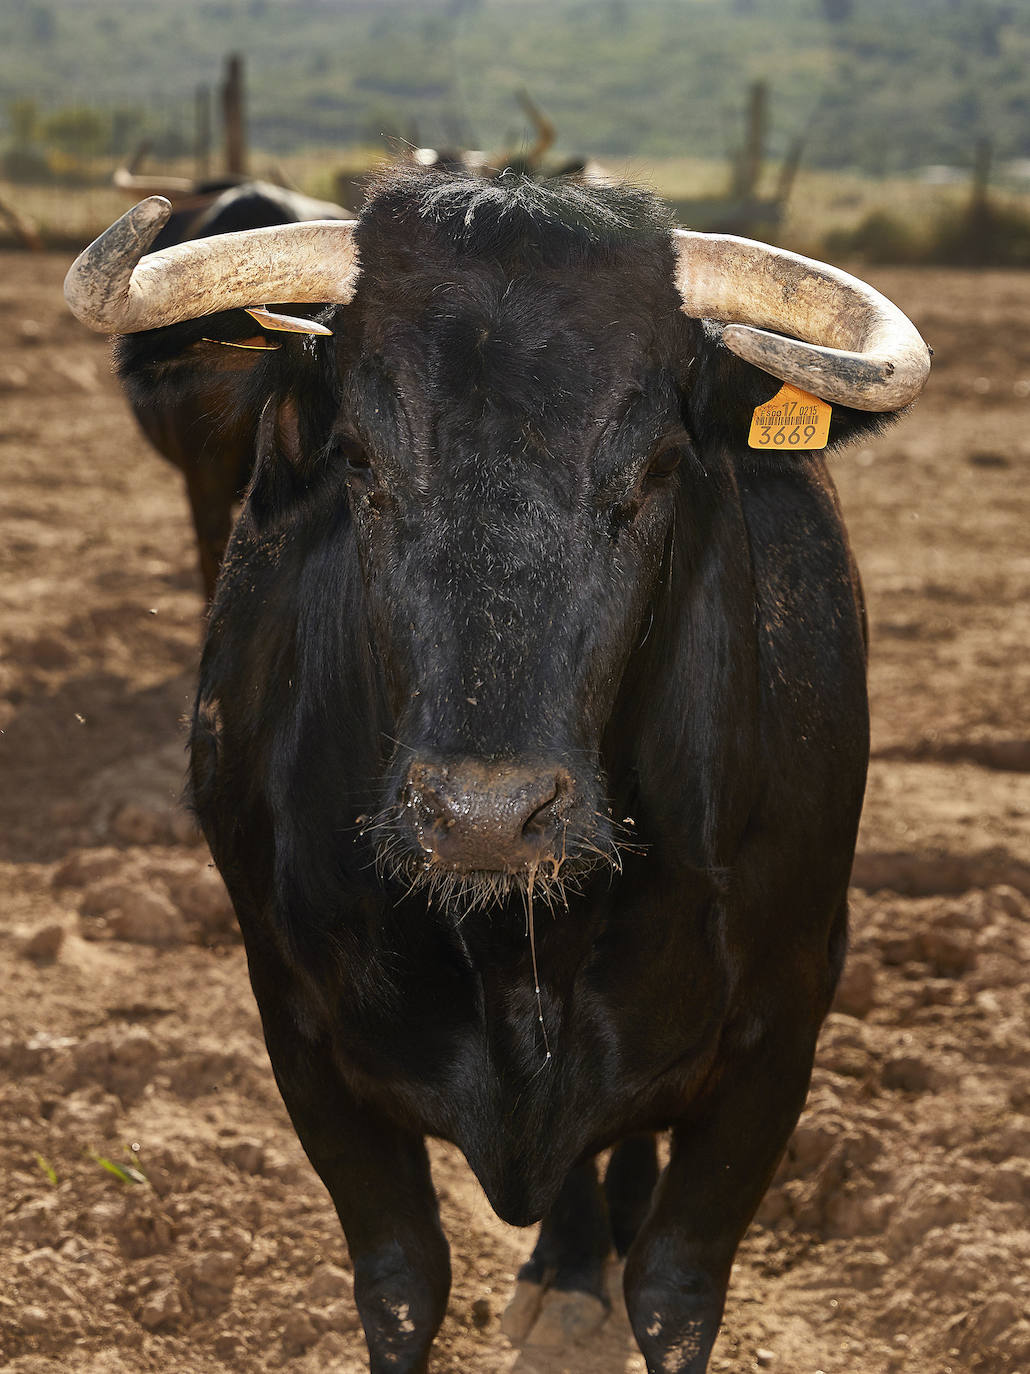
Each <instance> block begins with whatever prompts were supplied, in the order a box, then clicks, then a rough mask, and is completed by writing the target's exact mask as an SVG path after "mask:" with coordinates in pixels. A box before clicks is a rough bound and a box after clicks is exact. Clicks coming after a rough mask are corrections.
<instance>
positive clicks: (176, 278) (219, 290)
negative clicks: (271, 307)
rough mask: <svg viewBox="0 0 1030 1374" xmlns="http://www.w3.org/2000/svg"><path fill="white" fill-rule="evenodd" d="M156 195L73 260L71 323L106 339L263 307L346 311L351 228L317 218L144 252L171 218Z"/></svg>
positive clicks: (353, 252)
mask: <svg viewBox="0 0 1030 1374" xmlns="http://www.w3.org/2000/svg"><path fill="white" fill-rule="evenodd" d="M171 208H172V207H171V205H170V204H169V202H168V201H167V200H165V199H164V197H162V196H151V197H149V198H148V199H147V200H143V201H140V203H139V204H138V205H135V206H133V208H132V209H131V210H129V211H128V212H127V213H126V214H124V215H123V216H122V217H121V219H119V220H117V221H116V222H115V223H114V224H112V225H111V227H110V229H108V230H107V231H106V232H105V233H103V234H101V235H100V237H99V238H98V239H97V240H96V241H95V242H94V243H91V244H90V246H89V247H88V248H86V249H85V250H84V251H83V252H82V253H80V254H79V256H78V257H77V258H76V259H75V261H74V263H72V266H71V268H70V269H69V271H68V275H67V277H66V278H65V282H64V295H65V299H66V300H67V302H68V305H69V307H70V309H71V311H72V314H73V315H75V317H76V318H77V319H79V320H81V321H82V323H83V324H85V325H88V326H89V328H90V329H96V330H98V331H100V332H102V333H109V334H115V333H116V334H135V333H138V332H139V331H140V330H143V329H157V328H158V327H160V326H162V325H168V324H178V323H179V322H180V321H182V320H194V319H199V318H200V317H201V316H203V315H212V314H214V313H215V312H216V311H219V310H235V309H247V307H248V306H262V305H265V304H266V303H268V302H273V303H277V302H280V301H297V302H312V303H314V302H323V301H324V302H327V303H331V304H334V305H346V304H347V303H348V302H349V301H350V300H351V298H352V297H353V295H354V291H355V287H356V285H357V280H358V276H359V274H360V267H359V264H358V252H357V245H356V243H355V240H354V228H355V224H354V221H349V220H314V221H306V222H304V223H301V224H281V225H275V226H274V227H272V228H267V229H245V230H242V231H240V232H239V233H234V234H216V235H213V236H212V237H211V238H205V239H193V240H191V241H190V242H188V243H179V244H176V245H175V246H174V247H171V248H164V249H162V250H161V251H160V252H159V253H151V254H149V255H147V256H144V254H146V251H147V249H148V248H149V247H150V245H151V243H153V241H154V239H155V238H156V237H157V235H158V234H159V233H160V231H161V228H162V227H163V225H164V224H165V222H166V221H167V219H168V216H169V215H170V214H171Z"/></svg>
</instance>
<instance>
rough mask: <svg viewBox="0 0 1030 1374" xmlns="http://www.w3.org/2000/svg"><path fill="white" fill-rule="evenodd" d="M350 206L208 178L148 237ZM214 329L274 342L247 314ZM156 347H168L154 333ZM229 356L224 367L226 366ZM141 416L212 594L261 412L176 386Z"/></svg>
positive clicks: (142, 408)
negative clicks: (176, 477) (189, 396)
mask: <svg viewBox="0 0 1030 1374" xmlns="http://www.w3.org/2000/svg"><path fill="white" fill-rule="evenodd" d="M158 180H159V179H158V178H143V177H130V178H126V177H123V178H122V180H121V181H120V182H119V183H118V184H119V185H120V186H121V187H122V189H127V190H131V189H132V188H133V186H134V185H137V184H141V183H143V182H147V183H150V182H156V181H158ZM349 215H350V212H349V211H348V210H345V209H343V208H342V207H341V206H339V205H333V204H331V203H330V202H329V201H322V200H314V199H312V197H310V196H305V195H301V194H300V193H299V192H297V191H292V190H289V189H287V188H286V187H283V186H275V185H273V184H272V183H270V182H266V181H238V180H237V181H209V182H203V183H199V184H198V185H197V186H196V188H195V190H194V191H193V193H192V194H189V195H183V196H182V197H181V198H179V199H177V201H176V202H174V203H173V209H172V213H171V214H170V215H169V216H168V219H167V221H166V222H165V224H164V225H163V226H162V228H161V230H160V232H159V233H158V235H157V237H156V238H155V240H154V242H153V243H152V244H151V245H150V249H151V251H152V252H157V251H159V250H160V249H162V248H170V247H172V246H173V245H174V244H178V243H185V242H187V241H189V240H191V239H201V238H210V237H212V236H213V235H215V234H231V233H236V232H239V231H240V230H244V229H260V228H262V227H266V226H270V225H276V224H295V223H298V222H301V221H305V220H313V219H319V220H324V219H339V220H346V219H348V218H349ZM219 323H220V324H221V326H222V327H221V331H220V332H219V330H218V328H215V329H213V330H212V331H211V332H212V333H213V334H214V335H215V336H216V337H218V338H219V339H220V340H221V343H222V346H223V347H225V348H227V349H240V348H248V349H249V348H255V347H266V348H275V347H276V346H277V344H276V342H275V336H274V334H273V335H271V336H269V335H268V334H266V333H265V332H263V331H262V330H260V329H258V328H256V327H255V324H254V321H253V320H252V319H248V317H247V316H239V315H237V316H236V318H235V319H233V320H231V321H224V322H219ZM154 346H155V352H159V351H160V350H161V348H162V343H161V341H160V339H158V340H155V345H154ZM228 367H229V364H223V365H221V367H220V368H219V370H223V369H225V370H228ZM133 412H134V414H135V416H136V420H137V423H138V424H139V426H140V428H141V429H142V430H143V433H144V434H145V435H146V436H147V438H148V439H149V440H150V442H151V443H152V444H153V446H154V447H155V448H156V449H157V451H158V453H160V454H161V456H162V457H163V458H166V459H167V460H168V462H170V463H172V464H173V465H174V466H175V467H177V468H178V469H179V470H180V472H181V473H182V475H183V478H184V479H185V482H186V494H187V496H188V498H189V503H190V514H191V516H192V519H193V529H194V533H195V535H196V541H197V559H198V562H199V564H200V575H201V579H202V582H203V587H204V593H205V595H206V597H207V599H208V600H209V601H210V599H211V597H212V596H213V595H214V590H215V578H216V577H217V575H218V569H219V566H220V564H221V561H222V555H223V554H224V552H225V546H226V544H227V542H228V539H229V531H230V530H231V528H232V513H233V507H234V505H235V504H236V502H238V501H239V500H240V499H241V498H242V496H243V493H244V491H245V490H246V487H247V483H248V482H249V481H250V474H251V471H252V470H253V463H254V435H255V429H256V417H253V416H249V415H245V414H234V413H233V412H232V407H231V406H228V408H223V407H222V406H218V407H216V408H215V409H210V410H205V409H202V408H197V407H191V406H189V405H188V404H187V403H186V402H185V401H184V400H183V399H182V398H180V397H179V396H178V394H177V393H176V392H175V390H174V389H173V390H172V391H171V392H170V393H167V394H166V393H165V392H163V391H157V390H155V391H153V392H151V393H150V394H149V395H148V397H147V399H146V403H145V404H143V405H136V404H134V405H133Z"/></svg>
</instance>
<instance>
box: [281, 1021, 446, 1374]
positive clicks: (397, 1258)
mask: <svg viewBox="0 0 1030 1374" xmlns="http://www.w3.org/2000/svg"><path fill="white" fill-rule="evenodd" d="M260 1002H261V999H260V998H259V1003H260ZM262 1014H263V1017H264V1021H265V1039H266V1043H267V1045H268V1052H269V1057H270V1058H271V1061H272V1067H273V1070H274V1071H275V1076H276V1081H277V1083H278V1085H279V1090H280V1092H281V1093H282V1097H283V1101H284V1103H285V1104H286V1109H287V1111H288V1112H289V1114H290V1118H291V1120H292V1121H293V1125H294V1128H295V1129H296V1132H297V1135H298V1136H299V1138H300V1142H301V1144H302V1145H303V1147H304V1150H305V1153H306V1154H307V1156H308V1159H309V1160H310V1161H311V1163H312V1164H313V1165H314V1168H315V1170H316V1172H317V1173H318V1175H319V1177H320V1178H321V1179H322V1182H323V1183H324V1184H325V1186H326V1188H327V1189H328V1190H329V1195H330V1197H331V1198H332V1200H333V1205H334V1206H335V1208H336V1212H337V1215H338V1216H339V1218H340V1222H341V1225H342V1226H343V1231H344V1235H345V1236H346V1238H347V1246H348V1249H349V1250H350V1255H351V1262H352V1264H353V1267H354V1298H355V1302H356V1305H357V1308H358V1313H359V1314H360V1316H361V1321H362V1324H363V1326H364V1328H365V1339H366V1341H367V1342H368V1350H369V1369H370V1371H371V1374H424V1371H425V1370H426V1368H427V1361H428V1358H429V1349H430V1346H431V1345H432V1342H433V1338H434V1337H435V1335H436V1333H437V1331H438V1330H439V1328H440V1323H441V1322H442V1321H443V1316H444V1312H445V1310H446V1307H447V1297H448V1294H449V1292H450V1286H451V1265H450V1253H449V1250H448V1246H447V1241H446V1239H445V1237H444V1234H443V1231H442V1229H441V1226H440V1214H439V1207H438V1205H437V1199H436V1193H435V1191H434V1188H433V1183H432V1178H431V1177H430V1171H429V1158H428V1155H427V1152H426V1147H425V1142H424V1140H423V1139H422V1137H421V1136H419V1135H416V1134H413V1133H411V1132H408V1131H405V1130H403V1129H401V1128H400V1127H398V1126H396V1125H395V1124H394V1123H393V1122H392V1121H390V1120H389V1119H388V1118H386V1117H385V1116H384V1115H383V1114H382V1113H381V1112H379V1111H377V1110H376V1109H375V1108H373V1107H371V1106H369V1105H368V1104H367V1103H364V1102H362V1101H359V1100H358V1099H357V1098H355V1096H354V1094H353V1093H352V1092H351V1091H350V1089H349V1088H348V1087H347V1085H346V1083H345V1082H344V1081H343V1078H342V1076H341V1075H340V1074H339V1072H338V1071H337V1070H336V1069H335V1067H334V1066H333V1062H332V1053H331V1049H330V1046H329V1044H328V1042H327V1041H321V1042H319V1043H314V1044H313V1043H312V1042H311V1041H309V1040H306V1039H302V1038H301V1036H300V1034H299V1033H298V1031H297V1029H296V1026H295V1025H291V1024H290V1023H289V1021H288V1020H285V1021H284V1023H280V1024H278V1025H277V1024H276V1021H275V1019H274V1018H272V1017H270V1016H269V1014H268V1007H267V1004H264V1005H262Z"/></svg>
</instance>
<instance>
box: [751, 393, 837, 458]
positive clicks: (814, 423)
mask: <svg viewBox="0 0 1030 1374" xmlns="http://www.w3.org/2000/svg"><path fill="white" fill-rule="evenodd" d="M832 414H833V407H832V406H831V405H830V404H829V402H827V401H820V399H819V397H818V396H813V395H812V394H811V393H810V392H808V391H802V390H801V388H800V387H799V386H791V384H790V383H789V382H785V383H784V384H783V386H781V387H780V389H779V391H777V393H776V395H775V396H774V397H773V398H772V400H771V401H765V402H764V403H763V404H762V405H760V406H756V407H755V411H754V414H753V415H752V416H751V432H750V433H749V434H748V436H747V442H748V447H749V448H773V449H776V448H779V449H792V448H793V449H801V450H802V451H804V450H807V449H816V448H825V447H826V444H827V441H828V440H829V437H830V416H831V415H832Z"/></svg>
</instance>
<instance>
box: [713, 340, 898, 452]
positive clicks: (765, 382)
mask: <svg viewBox="0 0 1030 1374" xmlns="http://www.w3.org/2000/svg"><path fill="white" fill-rule="evenodd" d="M724 328H725V326H723V325H721V324H716V323H715V322H714V321H711V320H705V321H704V322H703V324H702V331H703V337H702V344H701V347H700V350H699V352H698V354H697V357H696V359H695V362H694V365H693V367H692V368H691V370H690V373H689V378H688V385H687V400H686V419H687V424H688V428H689V429H690V431H691V433H692V434H693V435H694V436H695V438H696V439H697V441H698V443H699V445H700V447H701V449H702V451H704V450H706V449H711V448H712V447H713V446H714V447H717V448H720V449H724V450H725V449H728V450H729V451H730V452H732V453H737V454H740V455H741V456H742V457H750V458H752V459H753V460H754V461H755V463H756V464H761V463H763V462H769V461H777V460H776V458H774V457H773V455H770V454H768V453H767V452H760V451H759V450H757V449H750V448H749V447H748V434H749V432H750V429H751V418H752V416H753V414H754V412H755V409H756V407H757V406H760V405H764V404H765V403H766V402H767V401H770V400H771V399H772V398H773V396H775V395H776V393H777V391H779V389H780V387H781V386H782V385H783V382H782V381H781V380H780V379H779V378H777V377H773V376H770V374H769V373H768V372H765V371H764V370H763V369H761V368H759V367H755V366H754V365H753V364H751V363H748V362H745V361H744V359H743V358H740V357H738V356H737V354H735V353H731V352H730V350H729V349H728V348H727V347H726V345H725V344H724V343H723V339H722V335H723V330H724ZM897 413H898V412H894V413H883V412H873V411H867V410H855V409H853V408H852V407H850V406H844V405H838V404H836V403H834V405H833V410H832V416H831V419H830V438H829V445H828V447H829V448H831V449H836V448H840V447H843V446H844V445H846V444H848V443H850V442H851V441H852V440H853V439H856V438H859V437H861V436H862V435H868V434H875V433H877V432H878V431H880V430H882V429H883V428H884V427H885V426H886V425H888V424H889V423H890V422H891V421H892V420H893V419H894V418H895V415H896V414H897Z"/></svg>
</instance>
